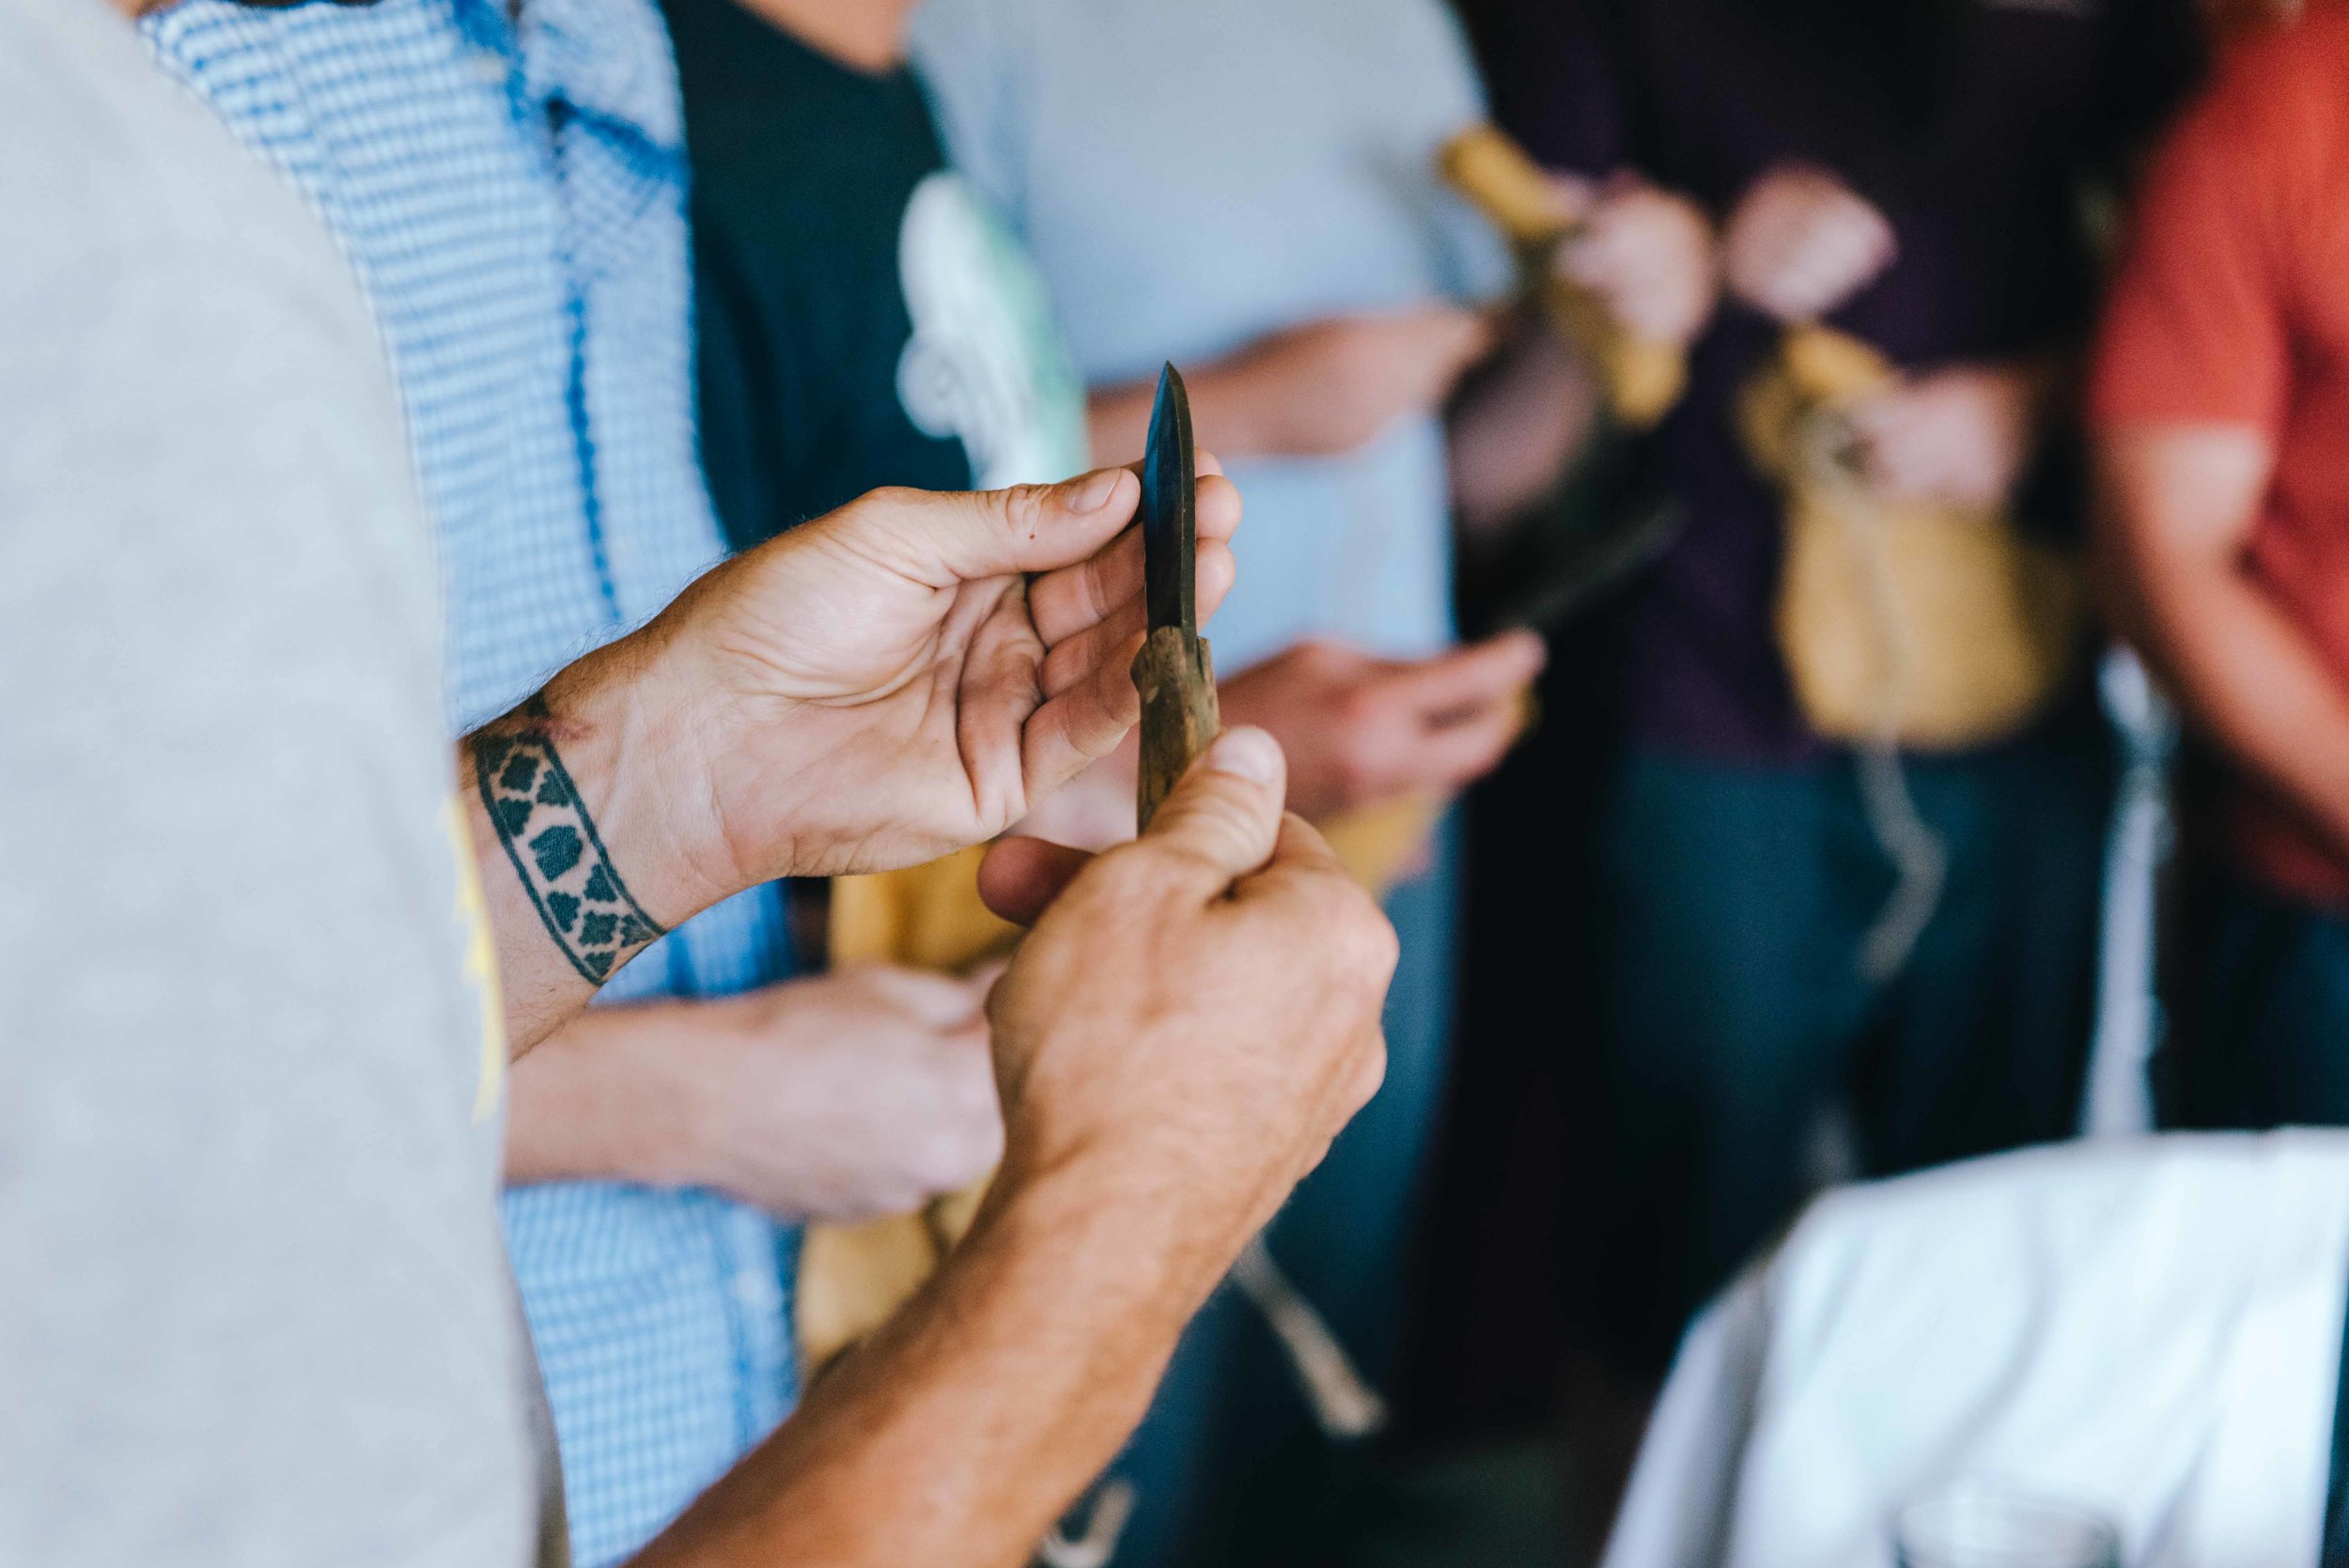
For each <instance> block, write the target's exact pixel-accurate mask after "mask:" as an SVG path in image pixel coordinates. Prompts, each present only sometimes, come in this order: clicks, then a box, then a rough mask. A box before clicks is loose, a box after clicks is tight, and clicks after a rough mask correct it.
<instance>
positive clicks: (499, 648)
mask: <svg viewBox="0 0 2349 1568" xmlns="http://www.w3.org/2000/svg"><path fill="white" fill-rule="evenodd" d="M145 27H146V32H147V36H148V39H149V41H150V43H151V45H152V46H153V48H154V50H155V52H156V54H158V56H159V57H160V58H161V59H162V61H163V64H164V65H165V67H166V68H167V69H169V70H172V71H173V72H174V73H175V74H177V75H179V77H180V78H182V79H183V80H184V81H185V82H186V83H187V84H189V85H191V86H192V87H194V89H195V91H196V92H197V94H198V95H199V96H201V97H202V98H204V99H205V100H206V101H209V102H210V104H211V105H212V106H213V108H214V109H215V110H217V111H218V112H219V113H220V115H221V116H223V117H224V118H225V119H226V120H227V121H228V123H229V124H230V125H231V126H232V127H233V128H234V129H235V130H236V131H237V132H238V133H239V134H240V135H241V136H242V137H243V138H244V139H245V140H246V141H247V142H249V143H251V144H252V145H253V146H255V147H257V148H259V149H260V150H261V151H262V152H263V153H264V154H265V155H267V156H268V157H269V158H271V159H272V160H273V161H274V162H275V163H277V164H278V165H279V166H280V167H281V168H282V169H283V170H284V171H285V172H286V173H287V174H288V176H289V177H290V178H291V179H293V180H294V181H295V182H296V183H297V184H298V185H299V186H300V187H301V188H302V189H303V191H304V192H305V193H306V194H308V195H309V197H310V199H311V200H312V202H313V203H314V204H315V205H316V206H317V207H318V208H319V210H320V212H321V213H322V214H323V215H324V217H325V218H326V220H327V222H328V224H329V225H330V226H331V227H332V228H333V229H334V232H335V234H336V236H337V237H338V238H339V240H340V241H341V242H342V245H343V247H344V249H345V251H346V253H347V254H348V255H349V256H350V258H351V260H352V263H353V265H354V266H355V267H356V269H357V270H358V272H359V273H360V275H361V278H362V280H363V282H364V283H365V284H366V287H367V291H368V294H369V296H370V298H371V299H372V300H373V302H374V303H375V308H376V312H377V316H378V318H379V319H380V321H381V326H382V329H383V333H384V335H385V337H386V339H387V340H388V343H389V346H390V349H391V353H392V358H393V361H394V365H395V366H396V368H397V372H398V377H399V382H400V388H401V393H402V396H403V397H404V398H405V400H406V403H407V410H408V416H409V422H410V431H411V436H412V442H413V444H414V449H415V459H416V464H417V467H418V470H419V471H420V473H421V474H422V477H423V482H424V487H425V490H426V493H427V495H428V497H429V498H430V500H431V502H432V504H433V505H434V508H435V510H436V511H437V513H438V520H439V524H440V536H441V543H442V569H443V577H444V586H445V590H446V603H447V605H448V625H447V637H448V649H449V691H448V709H449V717H450V720H451V722H452V724H453V725H454V726H455V727H457V728H459V729H460V730H461V729H464V728H469V727H471V726H473V725H474V724H477V723H479V722H481V721H483V720H485V719H488V718H490V717H492V716H494V715H496V714H498V713H500V712H502V711H504V710H505V709H506V708H507V707H509V706H512V705H513V704H515V703H516V702H518V701H520V700H521V698H523V697H524V696H526V695H528V694H529V693H530V692H531V691H534V690H535V689H536V688H537V686H538V685H539V684H540V683H541V682H542V681H543V680H544V679H545V677H546V676H547V675H549V674H551V673H552V671H554V670H555V669H557V668H559V667H560V666H561V665H563V664H564V663H566V662H568V660H571V659H573V658H575V657H576V656H577V655H579V654H580V653H581V652H583V651H584V650H586V649H587V648H590V647H592V646H595V645H596V644H600V643H603V642H605V641H607V640H609V639H611V638H612V637H614V635H616V634H617V633H619V632H620V631H622V630H624V629H627V628H629V627H630V626H633V625H635V624H638V623H640V622H642V621H644V620H645V619H646V618H647V617H649V616H650V615H652V614H653V613H656V612H657V611H659V610H660V609H661V606H663V605H664V604H666V603H668V601H669V600H670V598H672V597H674V596H675V595H676V594H677V590H678V589H679V588H681V587H682V586H683V585H684V584H685V583H686V582H689V581H690V580H692V578H693V577H694V576H695V575H696V574H697V573H699V572H700V571H702V570H704V569H705V568H706V567H708V566H709V565H710V564H711V562H713V561H714V560H715V559H716V558H717V557H718V555H719V553H720V548H721V547H720V543H719V537H720V536H719V533H718V528H717V524H716V521H715V520H714V518H713V516H712V513H711V511H710V507H709V503H708V499H707V496H706V493H705V491H704V489H703V485H702V480H701V474H700V470H699V467H698V462H697V458H696V454H695V449H694V428H693V415H692V376H691V365H690V356H691V352H692V348H691V334H690V331H689V324H690V300H689V297H688V287H689V286H688V281H687V280H688V275H689V274H688V271H687V260H686V229H685V161H684V150H683V146H682V140H681V132H680V110H679V105H678V100H677V75H676V67H675V64H674V62H673V60H672V58H671V55H670V52H669V43H668V39H667V36H666V34H665V33H664V31H663V29H662V27H661V21H660V18H659V15H658V13H657V12H656V11H655V10H654V9H653V8H652V7H651V5H650V4H649V3H648V0H528V3H527V4H526V5H525V6H524V7H523V8H522V9H521V15H520V17H519V20H516V21H509V20H508V18H507V14H506V11H505V9H504V8H503V7H502V5H501V4H499V3H498V0H381V3H380V4H377V5H372V6H364V7H355V8H345V7H341V6H325V5H310V6H303V7H299V8H292V9H270V10H257V9H247V8H241V7H239V6H237V5H234V4H230V3H227V0H186V3H185V4H182V5H179V6H178V7H176V8H172V9H169V10H166V11H163V12H162V13H160V14H159V15H156V16H154V17H152V18H150V19H149V20H148V22H147V23H145ZM320 525H321V526H328V524H327V523H326V522H325V521H324V520H321V524H320ZM788 965H789V955H788V949H787V943H786V936H785V930H784V925H783V918H782V909H781V899H780V896H779V894H778V893H777V892H776V890H773V889H763V890H759V891H756V892H754V893H746V894H744V895H742V896H740V897H739V898H736V899H734V900H732V901H731V902H729V903H727V904H723V905H721V906H720V907H718V908H715V909H712V910H710V911H708V913H707V914H704V915H702V916H701V917H699V918H698V919H696V920H694V921H692V922H691V923H690V924H687V925H686V926H684V927H683V928H682V929H681V930H679V931H677V933H676V934H675V935H673V936H671V937H669V938H667V939H664V940H662V941H661V942H660V943H658V944H657V945H655V946H654V947H652V948H651V949H649V950H648V951H646V953H645V954H644V955H641V956H639V957H638V958H637V960H636V961H635V962H634V963H633V964H632V965H630V967H629V968H628V969H626V970H623V971H621V973H620V974H619V975H618V976H617V977H616V978H615V979H614V981H613V983H612V985H611V986H608V987H607V988H606V993H605V994H606V996H607V997H608V998H612V999H615V1000H617V999H634V998H643V997H649V996H715V995H723V994H726V993H730V992H737V991H742V990H746V989H749V988H751V987H754V986H762V985H765V984H768V983H769V982H771V981H774V980H776V979H779V978H781V977H782V976H783V975H784V974H785V973H786V970H787V969H788ZM506 1227H507V1235H508V1240H509V1242H510V1245H511V1248H512V1251H513V1258H514V1266H515V1271H516V1274H517V1275H518V1277H519V1278H520V1281H521V1290H522V1297H523V1302H524V1305H525V1306H526V1308H527V1309H528V1312H529V1314H530V1320H531V1327H532V1329H533V1331H534V1334H535V1337H536V1340H537V1349H538V1356H539V1358H540V1361H541V1364H542V1365H543V1367H544V1369H545V1373H546V1378H547V1386H548V1394H549V1399H550V1402H551V1404H552V1406H553V1411H554V1418H555V1425H556V1430H557V1433H558V1436H559V1438H560V1441H561V1446H562V1451H563V1459H564V1472H565V1478H566V1482H567V1484H568V1491H569V1510H570V1520H571V1527H572V1542H573V1548H574V1551H575V1554H576V1556H577V1560H578V1561H579V1562H580V1563H581V1564H582V1565H583V1568H600V1565H602V1564H605V1563H609V1562H612V1561H614V1560H616V1559H618V1558H620V1557H622V1556H624V1555H626V1554H627V1553H628V1552H629V1551H630V1550H632V1549H633V1548H634V1547H636V1546H637V1545H640V1544H641V1543H643V1542H644V1541H645V1540H646V1538H648V1537H649V1536H650V1535H652V1534H653V1533H654V1532H655V1531H656V1530H657V1529H660V1527H661V1525H662V1524H664V1523H666V1522H667V1521H668V1519H669V1518H670V1517H671V1516H673V1515H674V1514H676V1513H677V1511H678V1509H680V1508H681V1507H683V1506H684V1504H685V1503H686V1502H688V1501H689V1500H691V1498H692V1497H693V1495H694V1494H695V1493H696V1492H698V1491H699V1490H700V1489H701V1488H702V1487H703V1486H704V1485H706V1484H707V1483H708V1482H709V1481H711V1480H712V1479H713V1478H715V1477H716V1476H717V1475H718V1474H719V1473H720V1472H721V1471H723V1469H724V1468H725V1467H727V1466H728V1465H729V1464H730V1463H731V1462H732V1461H733V1460H734V1459H735V1458H736V1457H738V1456H739V1454H740V1453H741V1452H743V1451H744V1450H745V1449H746V1448H748V1447H749V1446H751V1445H752V1444H753V1443H754V1442H755V1441H757V1439H758V1438H760V1437H761V1436H764V1435H765V1434H766V1433H767V1432H768V1431H769V1430H770V1429H771V1428H772V1427H773V1426H774V1425H775V1424H776V1422H778V1421H781V1420H782V1418H783V1416H784V1414H785V1413H786V1410H787V1409H788V1408H789V1405H790V1403H791V1401H792V1398H793V1396H794V1393H795V1388H794V1378H793V1367H792V1359H791V1349H792V1340H791V1334H790V1316H791V1314H790V1284H791V1274H792V1269H793V1266H794V1265H795V1262H796V1235H795V1233H793V1232H792V1231H791V1230H789V1229H788V1228H786V1227H784V1226H780V1225H778V1224H776V1223H775V1222H773V1221H772V1220H770V1219H768V1218H767V1217H766V1216H764V1215H762V1214H760V1213H759V1212H757V1211H755V1210H753V1209H750V1208H747V1207H744V1206H743V1205H741V1204H739V1203H732V1202H729V1201H727V1200H725V1199H723V1198H721V1197H719V1196H717V1195H715V1194H712V1193H706V1192H687V1193H662V1192H654V1191H649V1190H646V1189H645V1188H633V1187H624V1186H618V1185H611V1184H601V1183H594V1184H574V1185H563V1186H554V1187H542V1188H532V1189H529V1190H526V1191H521V1192H517V1193H514V1194H511V1195H509V1197H508V1198H507V1201H506Z"/></svg>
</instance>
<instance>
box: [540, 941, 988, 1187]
mask: <svg viewBox="0 0 2349 1568" xmlns="http://www.w3.org/2000/svg"><path fill="white" fill-rule="evenodd" d="M993 978H994V977H993V975H992V974H991V973H989V974H987V975H984V976H982V977H980V978H978V979H975V980H964V979H957V978H956V977H953V976H950V975H943V974H934V973H929V972H926V971H924V970H908V969H898V968H895V967H893V966H888V965H865V966H860V967H857V968H853V969H848V970H840V971H839V972H837V973H833V974H826V975H817V976H811V977H809V978H806V979H801V980H792V981H787V982H786V983H784V984H783V985H780V986H769V987H768V988H766V989H765V990H761V991H754V992H752V993H750V994H748V995H745V996H739V997H731V998H727V999H725V1000H723V1001H672V1002H653V1003H647V1004H645V1005H642V1006H634V1007H611V1008H604V1009H600V1010H598V1011H593V1012H589V1013H587V1014H585V1015H583V1016H582V1017H579V1018H577V1019H575V1020H573V1021H572V1023H571V1024H570V1025H569V1026H568V1028H566V1029H564V1030H563V1031H562V1032H559V1033H557V1034H556V1035H555V1036H554V1037H553V1038H552V1039H551V1040H549V1041H548V1042H547V1043H546V1044H545V1045H544V1046H542V1047H540V1048H538V1049H537V1051H535V1052H533V1053H532V1054H531V1055H530V1056H528V1057H526V1058H524V1059H523V1061H522V1062H521V1063H520V1064H518V1065H517V1066H516V1067H515V1069H514V1081H513V1094H512V1100H511V1106H510V1109H509V1111H508V1114H507V1119H506V1179H507V1181H508V1182H510V1183H513V1184H516V1185H523V1184H528V1183H533V1182H546V1181H598V1180H602V1181H610V1180H617V1181H630V1182H638V1183H642V1184H644V1185H646V1186H650V1187H671V1188H682V1187H707V1188H716V1189H717V1190H719V1191H722V1192H724V1193H727V1194H729V1195H731V1196H733V1197H735V1198H738V1199H740V1200H741V1201H742V1202H744V1203H752V1204H754V1205H756V1206H757V1207H760V1208H763V1209H765V1210H767V1211H768V1212H769V1213H770V1214H773V1215H776V1216H778V1217H780V1218H784V1219H867V1218H870V1217H872V1216H874V1215H879V1214H898V1213H902V1212H904V1211H906V1210H908V1209H911V1208H915V1207H918V1206H919V1205H920V1204H922V1203H925V1202H926V1201H927V1200H929V1199H931V1198H933V1197H936V1196H938V1195H939V1194H941V1193H944V1192H954V1191H958V1190H959V1189H961V1188H964V1187H967V1186H969V1185H970V1184H971V1183H972V1182H973V1181H976V1180H977V1179H978V1178H979V1177H981V1176H983V1175H985V1174H986V1173H987V1172H988V1169H989V1168H991V1167H992V1166H993V1165H994V1163H995V1161H996V1160H997V1159H998V1158H999V1157H1001V1155H1002V1153H1003V1116H1002V1112H1001V1111H1000V1110H998V1108H997V1106H996V1103H995V1079H994V1075H993V1072H992V1070H991V1068H990V1066H989V1062H988V1049H987V1017H986V1013H985V1010H984V1009H985V1002H986V996H987V988H988V986H989V985H990V984H992V982H993Z"/></svg>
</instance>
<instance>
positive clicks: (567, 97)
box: [456, 0, 685, 153]
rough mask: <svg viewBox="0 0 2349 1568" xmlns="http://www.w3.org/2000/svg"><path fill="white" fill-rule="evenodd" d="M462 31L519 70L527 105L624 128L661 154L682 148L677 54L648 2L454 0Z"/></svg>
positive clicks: (665, 30)
mask: <svg viewBox="0 0 2349 1568" xmlns="http://www.w3.org/2000/svg"><path fill="white" fill-rule="evenodd" d="M456 5H457V8H458V10H459V15H460V17H461V19H462V21H463V23H464V25H465V28H466V30H467V31H468V32H469V33H472V34H473V35H474V37H475V38H476V39H482V40H484V41H494V43H495V44H496V46H497V48H498V49H499V51H500V52H501V53H502V54H505V55H506V57H507V59H508V60H509V61H512V62H514V63H515V64H517V65H518V66H519V67H520V78H521V79H520V82H519V86H520V89H521V92H522V93H523V94H525V95H526V96H527V97H528V98H529V99H531V100H532V101H535V102H539V103H552V102H561V103H563V104H566V105H568V107H569V108H570V109H571V110H572V111H573V112H574V113H576V114H579V115H582V116H587V117H590V118H594V119H599V120H602V121H605V122H607V123H609V124H611V125H613V126H614V127H616V128H618V129H620V130H623V131H627V132H632V133H633V134H635V135H636V136H638V137H640V138H642V139H643V140H644V141H645V142H646V143H648V144H649V145H651V146H652V147H657V148H659V149H661V150H662V151H664V152H673V153H674V152H679V151H682V150H683V147H684V145H685V127H684V110H683V107H682V105H681V103H680V102H679V99H678V89H677V57H676V55H675V54H673V53H672V52H671V50H670V47H669V32H668V28H667V26H666V25H665V24H664V23H662V22H661V13H660V11H659V10H658V9H657V8H655V7H654V5H653V4H652V0H521V5H520V7H519V10H520V14H519V16H517V17H515V19H514V20H513V21H512V22H511V23H508V21H507V17H508V15H509V14H511V13H509V11H508V9H507V5H506V0H456Z"/></svg>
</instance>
